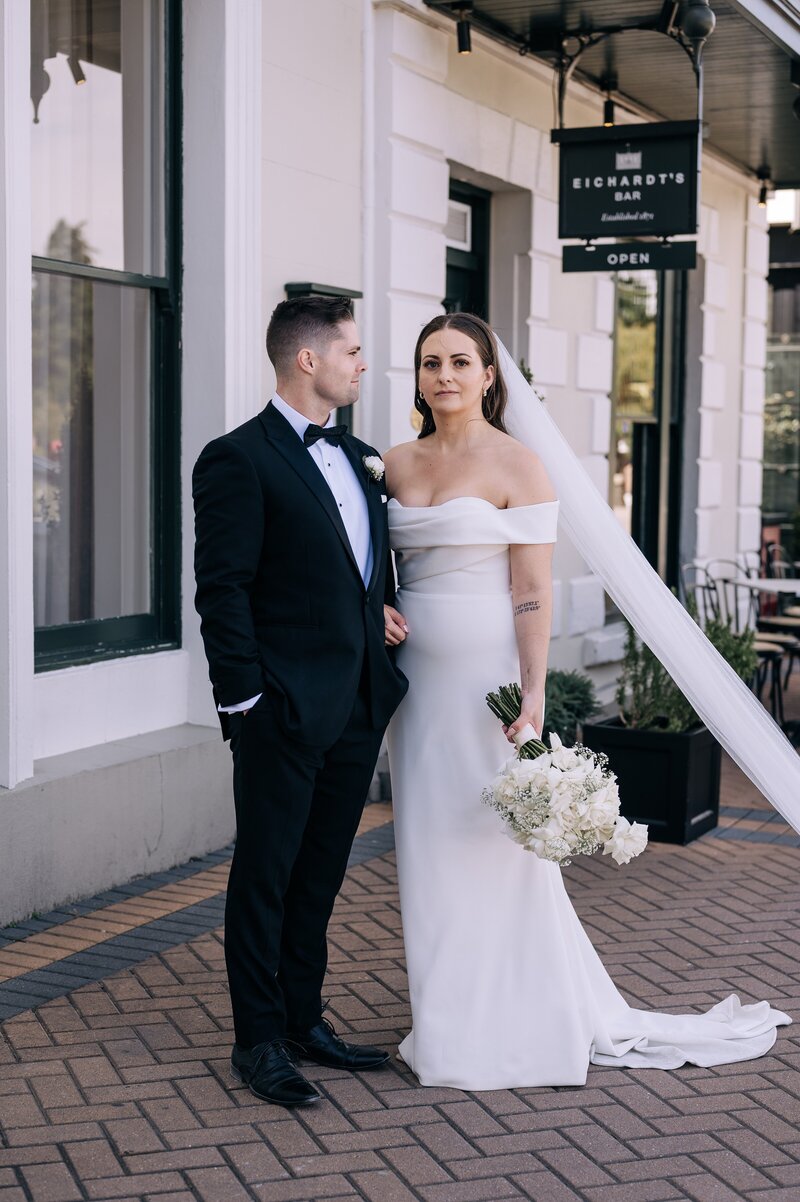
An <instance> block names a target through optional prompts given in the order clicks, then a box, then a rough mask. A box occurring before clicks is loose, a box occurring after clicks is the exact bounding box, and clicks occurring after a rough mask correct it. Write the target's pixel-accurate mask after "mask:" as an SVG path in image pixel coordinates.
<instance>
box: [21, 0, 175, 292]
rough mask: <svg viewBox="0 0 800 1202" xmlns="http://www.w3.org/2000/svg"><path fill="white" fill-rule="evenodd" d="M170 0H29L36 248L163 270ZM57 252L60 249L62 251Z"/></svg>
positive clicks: (127, 266) (104, 262)
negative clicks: (67, 245)
mask: <svg viewBox="0 0 800 1202" xmlns="http://www.w3.org/2000/svg"><path fill="white" fill-rule="evenodd" d="M161 9H162V4H161V0H31V100H32V103H33V110H34V126H33V133H32V145H31V155H32V163H31V167H32V176H33V208H32V224H33V254H34V255H41V256H51V257H55V258H62V257H65V256H64V255H63V254H62V253H59V252H60V250H61V248H60V246H59V244H58V243H56V244H55V247H54V246H53V231H54V230H56V229H57V228H58V227H59V226H60V225H65V226H69V227H72V228H76V227H77V228H80V229H81V232H82V235H83V239H84V243H85V247H86V254H87V258H86V259H85V260H84V261H85V262H88V263H91V264H93V265H94V266H97V267H107V268H113V269H117V270H125V271H131V272H136V273H140V274H151V275H163V273H164V237H163V226H164V214H163V203H162V196H163V136H162V130H163V122H164V115H163V85H162V80H163V63H162V58H163V54H162V49H161V48H162V43H163V20H162V12H161ZM54 252H55V253H54Z"/></svg>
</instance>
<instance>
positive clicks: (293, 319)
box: [267, 296, 353, 373]
mask: <svg viewBox="0 0 800 1202" xmlns="http://www.w3.org/2000/svg"><path fill="white" fill-rule="evenodd" d="M352 320H353V302H352V300H351V299H350V298H349V297H347V296H293V297H292V299H291V300H285V301H281V303H280V304H279V305H277V306H276V308H275V311H274V313H273V314H272V317H271V318H270V319H269V325H268V326H267V354H268V355H269V357H270V361H271V363H272V366H273V367H274V368H275V370H276V372H279V373H280V372H284V371H287V370H288V369H289V368H290V367H291V365H292V363H293V362H294V360H295V357H296V355H297V352H298V351H300V350H302V349H303V347H304V346H307V347H311V349H312V350H316V351H322V350H324V349H325V348H326V347H327V345H328V343H330V342H331V341H332V340H333V338H335V337H336V332H337V327H338V326H339V325H340V323H341V322H343V321H352Z"/></svg>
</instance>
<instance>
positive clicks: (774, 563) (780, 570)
mask: <svg viewBox="0 0 800 1202" xmlns="http://www.w3.org/2000/svg"><path fill="white" fill-rule="evenodd" d="M768 551H769V555H768V559H767V575H768V576H774V577H775V579H776V580H790V579H791V578H792V577H794V576H796V575H797V568H796V566H795V565H794V564H792V563H790V562H789V560H788V559H787V558H786V556H785V555H784V553H783V548H782V547H780V546H779V545H778V544H777V543H770V544H769V548H768ZM777 607H778V616H780V617H783V618H800V605H796V604H795V605H792V604H788V605H787V604H786V599H785V598H781V597H779V598H778V599H777Z"/></svg>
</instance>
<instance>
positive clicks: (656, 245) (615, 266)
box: [561, 242, 697, 272]
mask: <svg viewBox="0 0 800 1202" xmlns="http://www.w3.org/2000/svg"><path fill="white" fill-rule="evenodd" d="M561 266H562V269H563V270H564V271H625V272H629V271H688V270H690V269H691V268H693V267H696V266H697V243H696V242H610V243H604V244H603V243H601V244H597V245H595V246H565V247H564V248H563V250H562V260H561Z"/></svg>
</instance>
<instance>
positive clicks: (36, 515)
mask: <svg viewBox="0 0 800 1202" xmlns="http://www.w3.org/2000/svg"><path fill="white" fill-rule="evenodd" d="M59 236H60V237H62V238H63V239H64V244H65V245H67V244H68V245H69V246H70V247H71V249H72V251H73V252H78V253H80V250H81V244H82V235H81V233H80V230H76V229H74V228H72V229H70V228H69V227H64V228H63V230H61V231H60V234H59ZM149 307H150V300H149V294H148V292H147V291H145V290H143V289H135V288H125V287H119V286H118V285H112V284H103V283H97V282H95V281H91V280H84V279H77V278H70V277H66V276H59V275H50V274H44V273H40V272H35V273H34V282H33V530H34V620H35V625H36V626H38V627H42V626H59V625H63V624H65V623H67V622H80V621H86V620H88V619H92V618H109V617H119V616H122V615H127V614H136V613H144V612H146V611H148V610H149V609H150V608H151V595H150V594H151V589H150V471H149V441H150V380H149V362H150V348H149Z"/></svg>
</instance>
